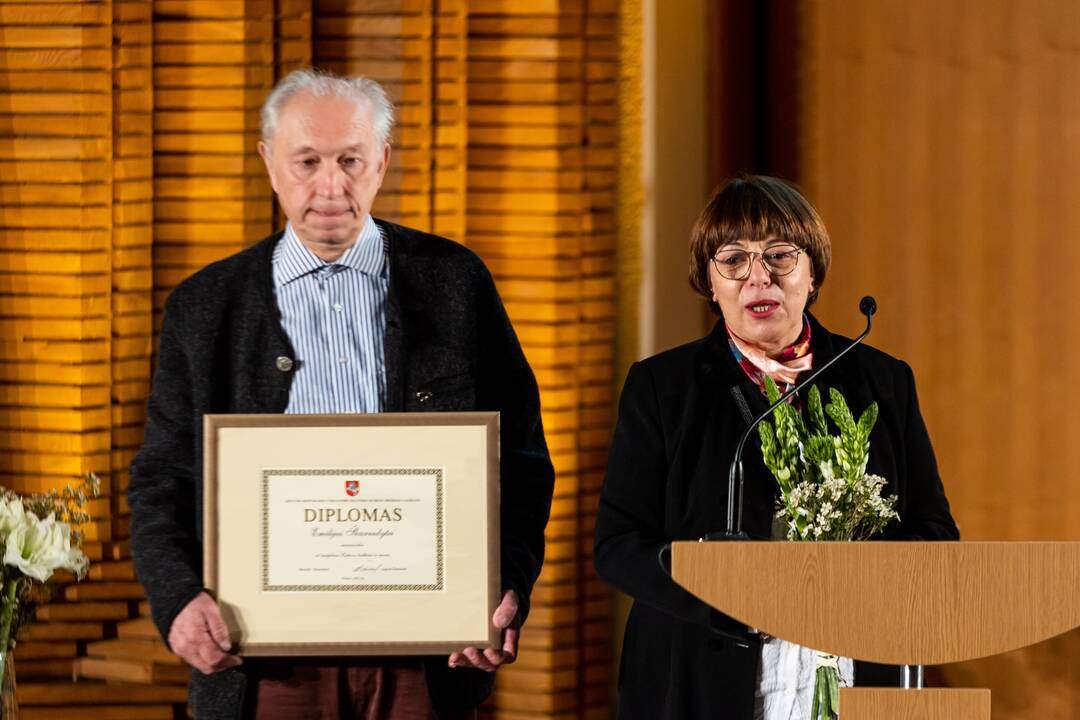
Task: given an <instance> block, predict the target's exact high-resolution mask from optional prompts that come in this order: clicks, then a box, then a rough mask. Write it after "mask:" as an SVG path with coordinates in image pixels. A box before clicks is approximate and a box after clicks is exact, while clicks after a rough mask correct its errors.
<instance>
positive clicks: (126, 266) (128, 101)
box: [111, 0, 154, 559]
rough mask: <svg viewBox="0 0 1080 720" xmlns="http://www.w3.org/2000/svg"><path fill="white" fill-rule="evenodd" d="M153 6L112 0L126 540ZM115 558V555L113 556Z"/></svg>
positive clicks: (120, 508) (117, 501)
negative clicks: (126, 493) (126, 492)
mask: <svg viewBox="0 0 1080 720" xmlns="http://www.w3.org/2000/svg"><path fill="white" fill-rule="evenodd" d="M152 16H153V4H152V1H151V0H114V2H113V17H114V21H113V138H114V151H113V154H114V165H115V171H114V180H113V245H112V348H111V361H112V367H111V373H112V393H111V402H112V447H111V451H112V473H113V478H114V481H115V482H114V486H115V488H116V490H117V492H116V493H115V494H114V496H113V498H112V503H111V510H112V523H113V530H114V533H113V534H114V537H115V538H116V539H117V540H122V539H125V538H127V537H128V536H129V535H130V525H129V522H130V513H129V511H128V507H127V501H126V496H125V494H124V491H126V490H127V480H128V467H129V466H130V465H131V461H132V460H133V459H134V456H135V453H136V452H138V449H139V446H140V445H141V444H142V431H143V422H144V420H145V405H146V395H147V393H148V392H149V389H150V352H151V344H152V335H153V267H152V265H153V262H152V246H153V221H154V209H153V194H154V164H153V163H154V161H153V148H152V143H153V130H154V117H153V108H154V91H153V84H152V82H151V76H152V72H153V68H152V66H153V45H152V40H153V36H152V33H153V26H152ZM117 559H119V558H117Z"/></svg>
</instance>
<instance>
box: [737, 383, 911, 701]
mask: <svg viewBox="0 0 1080 720" xmlns="http://www.w3.org/2000/svg"><path fill="white" fill-rule="evenodd" d="M765 394H766V395H767V396H768V399H769V403H770V404H772V403H775V402H776V401H777V400H779V399H780V390H779V389H778V388H777V387H776V383H775V382H773V380H772V378H770V377H767V376H766V378H765ZM773 417H774V419H773V422H768V421H765V422H762V423H761V424H760V425H759V426H758V433H759V435H760V436H761V455H762V457H763V458H764V459H765V466H766V467H767V468H769V471H770V472H771V473H772V475H773V477H774V478H776V483H777V485H778V486H779V488H780V497H779V499H778V501H777V510H776V517H777V519H779V520H780V521H782V522H783V523H784V526H785V527H786V528H787V539H788V540H840V541H845V540H863V539H866V538H868V537H870V536H872V535H874V534H875V533H878V532H880V531H881V530H883V529H884V528H885V526H886V525H888V524H889V522H891V521H892V520H894V519H897V520H898V519H899V515H898V514H897V513H896V509H895V508H896V496H895V495H892V496H890V497H882V494H881V493H882V491H883V489H884V488H885V485H886V481H885V478H882V477H878V476H877V475H868V474H867V472H866V466H867V464H868V462H869V460H870V433H871V431H872V430H873V429H874V424H875V423H876V422H877V418H878V406H877V403H870V405H869V407H867V408H866V410H864V411H863V413H862V415H860V416H859V417H858V419H856V418H855V416H854V415H853V414H852V412H851V409H850V408H849V407H848V404H847V401H846V400H845V399H844V396H843V394H842V393H841V392H840V391H839V390H837V389H835V388H831V389H830V390H829V402H828V404H825V405H823V404H822V402H821V392H820V391H819V390H818V389H817V387H811V388H810V391H809V392H808V393H807V402H806V418H805V419H804V418H803V416H802V415H801V414H800V413H799V411H798V410H796V409H795V408H794V407H793V406H791V405H787V404H784V405H781V406H779V407H778V408H776V411H775V412H774V415H773ZM830 420H831V421H832V426H834V427H835V428H836V429H837V431H838V434H833V433H832V432H831V431H830V425H829V421H830ZM818 660H819V662H818V667H817V668H816V670H815V686H814V695H813V702H812V707H811V715H810V717H811V720H821V719H822V718H825V719H835V718H837V717H838V716H839V712H840V687H839V678H840V674H839V669H838V666H837V663H836V658H835V657H832V656H829V655H823V654H820V653H819V654H818Z"/></svg>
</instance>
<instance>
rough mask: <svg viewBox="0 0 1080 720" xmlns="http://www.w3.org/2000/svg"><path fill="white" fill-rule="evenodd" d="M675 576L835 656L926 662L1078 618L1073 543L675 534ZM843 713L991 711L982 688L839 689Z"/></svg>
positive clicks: (715, 601)
mask: <svg viewBox="0 0 1080 720" xmlns="http://www.w3.org/2000/svg"><path fill="white" fill-rule="evenodd" d="M671 575H672V577H673V578H674V580H675V582H677V583H679V584H680V585H682V586H683V587H684V588H686V589H687V590H689V591H690V592H691V593H693V594H694V595H696V596H697V597H699V598H701V599H702V600H703V601H705V602H706V603H708V604H709V605H711V606H712V607H714V608H716V609H717V610H719V611H721V612H723V613H725V614H726V615H729V616H731V617H733V618H735V619H736V620H739V621H740V622H743V623H745V624H747V625H749V626H750V627H754V628H757V629H759V630H761V631H763V632H767V633H769V634H770V635H775V636H776V637H781V638H784V639H785V640H788V641H790V642H794V643H798V644H799V645H803V646H806V647H811V648H814V649H816V650H822V651H825V652H830V653H833V654H835V655H842V656H846V657H853V658H858V659H860V660H869V661H873V662H880V663H889V664H895V665H936V664H940V663H951V662H960V661H963V660H972V659H974V658H980V657H986V656H988V655H996V654H997V653H1003V652H1008V651H1010V650H1016V649H1018V648H1021V647H1024V646H1026V645H1031V644H1034V643H1037V642H1041V641H1043V640H1046V639H1048V638H1051V637H1053V636H1055V635H1058V634H1060V633H1063V632H1067V631H1069V630H1072V629H1073V628H1076V627H1080V595H1078V593H1077V588H1080V542H850V543H832V542H829V543H812V542H692V541H688V542H676V543H672V546H671ZM840 710H841V718H842V720H864V719H869V718H874V719H875V720H877V719H881V720H884V719H885V718H890V719H891V718H905V719H906V718H912V719H915V718H918V719H919V720H922V719H924V718H925V719H926V720H937V719H938V718H941V719H943V720H944V719H946V718H947V719H948V720H969V719H970V720H990V691H989V690H960V689H919V690H899V689H889V688H842V689H841V690H840Z"/></svg>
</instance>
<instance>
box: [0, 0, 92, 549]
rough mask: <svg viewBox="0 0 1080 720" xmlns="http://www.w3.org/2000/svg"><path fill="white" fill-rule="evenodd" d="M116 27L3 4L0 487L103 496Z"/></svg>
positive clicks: (77, 9)
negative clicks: (80, 486) (93, 486)
mask: <svg viewBox="0 0 1080 720" xmlns="http://www.w3.org/2000/svg"><path fill="white" fill-rule="evenodd" d="M58 20H59V22H62V23H63V24H59V23H58ZM111 22H112V17H111V10H110V4H109V3H107V2H101V3H86V4H82V5H73V4H65V5H56V6H46V5H31V4H17V5H14V4H13V5H4V6H3V7H0V28H2V33H3V38H4V42H3V47H2V48H0V67H2V68H3V70H2V71H0V443H2V447H0V450H2V452H0V478H2V482H3V484H4V485H5V486H7V487H10V488H13V489H15V490H18V491H20V492H36V491H41V490H47V489H49V488H52V487H54V486H57V485H63V484H65V483H68V482H72V481H75V480H76V479H77V478H78V476H79V475H81V474H82V473H86V472H90V471H96V472H99V473H101V474H102V475H103V476H104V480H105V485H106V489H107V488H108V480H109V477H108V469H109V446H110V433H109V423H110V419H109V389H110V374H109V345H110V342H109V337H110V321H109V315H110V307H109V304H110V282H109V273H110V266H111V263H112V257H111V229H112V221H113V218H112V214H113V208H112V205H113V191H112V182H111V181H112V176H113V157H112V146H113V138H112V74H111V66H112V53H111V49H110V48H111V45H112V31H111V27H110V26H111ZM107 509H108V501H102V502H101V503H98V504H97V505H96V506H95V516H96V517H95V521H94V522H93V523H92V524H90V525H89V526H88V527H87V528H86V530H87V538H88V539H89V540H91V541H93V542H101V541H102V540H107V539H108V535H109V531H110V528H109V523H108V511H107Z"/></svg>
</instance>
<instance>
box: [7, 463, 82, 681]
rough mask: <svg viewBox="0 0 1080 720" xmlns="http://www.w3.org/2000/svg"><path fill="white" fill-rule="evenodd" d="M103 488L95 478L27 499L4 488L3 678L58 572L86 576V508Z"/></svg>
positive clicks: (78, 576) (79, 577) (30, 496)
mask: <svg viewBox="0 0 1080 720" xmlns="http://www.w3.org/2000/svg"><path fill="white" fill-rule="evenodd" d="M99 487H100V485H99V482H98V479H97V477H96V476H94V475H93V474H91V475H89V476H88V477H87V478H86V480H85V481H84V483H83V484H82V486H80V487H78V488H72V487H70V486H68V487H65V488H64V489H63V490H53V491H50V492H48V493H37V494H34V495H27V496H21V495H19V494H18V493H15V492H13V491H11V490H9V489H7V488H3V487H0V557H2V558H3V561H2V564H0V677H2V676H3V672H4V669H5V666H6V665H7V664H8V655H9V653H10V651H11V649H12V648H13V647H14V646H15V638H16V636H17V635H18V632H19V627H20V626H21V625H22V624H23V623H25V622H27V621H29V619H30V618H31V617H32V615H33V608H34V606H35V605H36V604H37V603H39V602H41V601H42V600H47V599H48V598H49V595H50V594H51V590H52V586H51V582H50V581H51V580H52V579H53V575H54V574H55V573H56V571H58V570H68V571H70V572H72V573H73V574H74V575H75V578H76V579H80V580H81V579H82V578H83V577H84V576H85V575H86V571H87V569H88V567H89V565H90V561H89V559H87V557H86V554H85V553H83V551H82V533H81V532H80V531H79V530H78V529H77V526H78V525H80V524H82V523H86V522H88V521H89V520H90V515H89V513H88V512H87V511H86V509H85V508H86V503H87V501H88V500H89V499H90V498H91V497H97V496H98V494H99Z"/></svg>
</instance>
